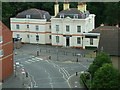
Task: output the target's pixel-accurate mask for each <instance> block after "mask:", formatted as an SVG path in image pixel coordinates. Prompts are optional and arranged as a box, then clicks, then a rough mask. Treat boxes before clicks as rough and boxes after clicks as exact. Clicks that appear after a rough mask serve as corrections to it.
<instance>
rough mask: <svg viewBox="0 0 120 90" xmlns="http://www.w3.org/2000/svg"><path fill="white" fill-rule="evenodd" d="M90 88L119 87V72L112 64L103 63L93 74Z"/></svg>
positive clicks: (115, 89)
mask: <svg viewBox="0 0 120 90" xmlns="http://www.w3.org/2000/svg"><path fill="white" fill-rule="evenodd" d="M92 88H98V89H99V88H112V89H114V90H117V89H119V88H120V73H119V72H118V70H116V69H115V68H113V66H112V64H108V63H107V64H103V66H102V67H100V68H99V69H98V70H97V71H96V72H95V74H94V78H93V81H92Z"/></svg>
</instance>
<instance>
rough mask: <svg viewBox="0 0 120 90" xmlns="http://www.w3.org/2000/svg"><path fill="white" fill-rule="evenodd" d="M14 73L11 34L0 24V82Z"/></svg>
mask: <svg viewBox="0 0 120 90" xmlns="http://www.w3.org/2000/svg"><path fill="white" fill-rule="evenodd" d="M13 71H14V68H13V41H12V32H11V31H10V30H9V29H8V28H7V27H6V26H5V25H4V24H2V23H1V22H0V81H2V80H4V79H6V78H7V77H8V76H10V75H11V74H12V73H13Z"/></svg>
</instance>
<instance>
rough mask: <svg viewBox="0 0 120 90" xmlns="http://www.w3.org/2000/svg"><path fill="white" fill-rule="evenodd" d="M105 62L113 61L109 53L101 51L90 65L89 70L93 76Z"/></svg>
mask: <svg viewBox="0 0 120 90" xmlns="http://www.w3.org/2000/svg"><path fill="white" fill-rule="evenodd" d="M105 63H112V62H111V58H110V57H109V55H108V54H106V53H104V52H101V53H100V54H99V55H97V56H96V58H95V59H94V61H93V63H92V64H91V65H90V67H89V72H90V73H91V75H92V77H93V76H94V73H95V72H96V71H97V70H98V69H99V68H100V67H102V65H103V64H105Z"/></svg>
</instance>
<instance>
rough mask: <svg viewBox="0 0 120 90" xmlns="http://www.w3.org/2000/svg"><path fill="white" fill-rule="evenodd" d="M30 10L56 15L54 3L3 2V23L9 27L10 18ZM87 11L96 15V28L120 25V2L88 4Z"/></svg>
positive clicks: (60, 4)
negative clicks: (39, 10)
mask: <svg viewBox="0 0 120 90" xmlns="http://www.w3.org/2000/svg"><path fill="white" fill-rule="evenodd" d="M30 8H37V9H41V10H46V11H48V12H49V13H50V14H51V15H54V2H2V21H3V22H4V23H5V24H6V25H7V26H8V25H9V19H10V17H15V16H16V15H17V13H19V12H21V11H23V10H26V9H30ZM59 8H60V11H61V10H63V3H62V2H59ZM70 8H77V2H70ZM87 10H89V11H90V13H93V14H95V15H96V18H95V25H96V27H97V26H99V25H100V24H101V23H104V24H106V25H115V24H120V17H119V15H120V2H87Z"/></svg>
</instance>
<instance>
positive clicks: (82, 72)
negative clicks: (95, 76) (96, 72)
mask: <svg viewBox="0 0 120 90" xmlns="http://www.w3.org/2000/svg"><path fill="white" fill-rule="evenodd" d="M84 73H87V74H89V76H90V87H89V90H90V89H91V84H92V76H91V74H90V72H87V71H81V74H84Z"/></svg>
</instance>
